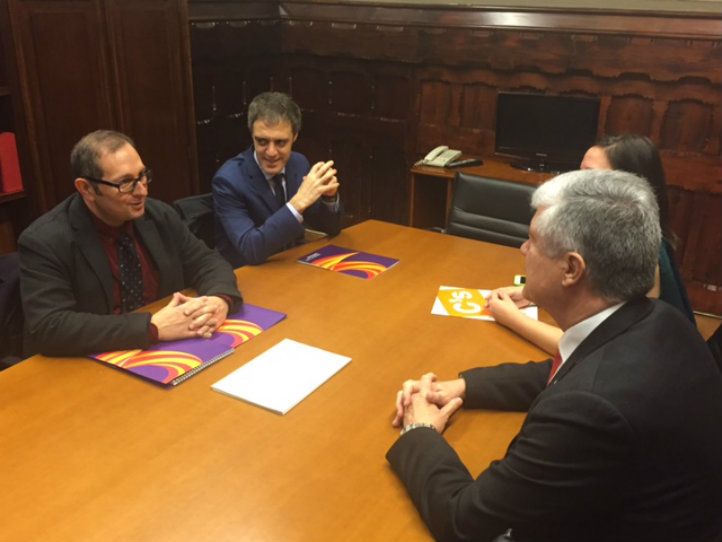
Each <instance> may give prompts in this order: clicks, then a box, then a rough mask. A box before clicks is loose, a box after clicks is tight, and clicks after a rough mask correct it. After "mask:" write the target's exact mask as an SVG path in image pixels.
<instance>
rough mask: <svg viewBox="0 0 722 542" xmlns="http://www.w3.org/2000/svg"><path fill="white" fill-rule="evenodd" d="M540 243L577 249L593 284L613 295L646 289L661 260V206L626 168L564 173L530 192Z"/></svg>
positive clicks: (552, 249) (557, 249)
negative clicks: (535, 210)
mask: <svg viewBox="0 0 722 542" xmlns="http://www.w3.org/2000/svg"><path fill="white" fill-rule="evenodd" d="M531 203H532V207H533V208H534V209H537V210H539V211H543V212H541V213H540V214H538V215H537V219H536V229H537V234H538V236H539V239H540V249H541V250H542V251H543V252H544V254H546V255H547V256H548V257H550V258H555V257H558V256H561V255H562V254H564V253H565V252H578V253H579V254H580V255H581V256H582V257H583V258H584V261H585V263H586V272H587V276H588V277H589V283H590V285H591V287H592V289H593V290H594V291H595V292H597V293H598V294H600V295H601V296H602V297H604V298H605V299H607V300H609V301H616V302H620V301H626V300H629V299H632V298H634V297H639V296H642V295H645V294H646V293H647V292H648V291H649V290H650V289H651V288H652V286H653V285H654V273H655V269H656V267H657V263H658V261H659V245H660V242H661V229H660V226H659V208H658V206H657V200H656V198H655V195H654V191H653V190H652V188H651V186H650V185H649V183H648V182H647V181H646V180H644V179H642V178H640V177H638V176H636V175H634V174H632V173H627V172H626V171H610V170H592V169H590V170H585V171H571V172H569V173H564V174H562V175H559V176H558V177H555V178H553V179H551V180H550V181H547V182H546V183H544V184H543V185H541V186H540V187H539V188H538V189H537V190H536V191H535V192H534V195H533V196H532V201H531Z"/></svg>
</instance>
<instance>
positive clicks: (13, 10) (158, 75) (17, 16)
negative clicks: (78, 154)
mask: <svg viewBox="0 0 722 542" xmlns="http://www.w3.org/2000/svg"><path fill="white" fill-rule="evenodd" d="M186 8H187V5H186V3H185V1H184V0H63V1H54V0H0V9H1V10H3V11H6V12H7V18H8V22H7V25H4V26H3V29H5V28H7V30H6V32H7V34H6V35H3V36H2V39H3V42H4V44H5V45H6V46H7V47H8V48H9V50H10V54H11V56H12V59H13V61H14V62H13V64H14V66H13V68H14V69H13V71H14V72H16V73H14V79H15V80H16V86H17V88H18V96H17V98H18V99H17V100H15V101H14V107H16V108H18V110H19V111H21V112H22V117H23V120H24V122H23V125H24V126H23V130H22V132H23V133H22V134H21V136H20V137H19V140H18V146H19V150H20V153H21V158H22V159H23V176H24V181H25V186H26V190H27V192H28V194H29V196H30V201H31V203H32V215H33V218H34V217H36V216H37V215H39V214H40V213H43V212H45V211H47V210H49V209H50V208H51V207H53V206H54V205H55V204H57V203H58V202H60V201H61V200H62V199H63V198H65V197H66V196H67V195H69V194H70V193H72V192H73V191H74V188H73V184H72V181H73V179H72V178H71V175H70V167H69V156H70V150H71V149H72V146H73V145H74V144H75V143H76V142H77V141H78V140H79V139H80V137H82V136H83V135H85V134H86V133H88V132H90V131H93V130H96V129H99V128H111V129H117V130H120V131H123V132H125V133H127V134H129V135H131V136H132V137H133V138H134V139H135V142H136V144H137V145H138V148H139V150H140V153H141V155H142V156H143V157H144V159H145V160H146V161H147V162H148V166H149V167H152V168H153V170H154V172H155V174H156V178H157V179H162V180H163V182H158V183H156V184H154V185H153V194H154V196H156V197H159V198H161V199H164V200H166V201H172V200H174V199H176V198H179V197H183V196H187V195H190V194H192V193H195V192H196V191H197V189H198V186H197V164H196V151H195V134H194V129H193V128H194V120H195V118H194V114H193V110H192V109H193V108H192V85H191V77H190V66H189V63H190V54H189V45H188V43H189V39H188V32H189V29H188V16H187V11H186Z"/></svg>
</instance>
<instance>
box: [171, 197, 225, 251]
mask: <svg viewBox="0 0 722 542" xmlns="http://www.w3.org/2000/svg"><path fill="white" fill-rule="evenodd" d="M173 207H175V210H176V211H178V214H179V215H180V217H181V219H182V220H183V222H184V223H185V224H186V226H188V229H189V230H191V231H192V232H193V234H194V235H195V236H196V237H198V239H200V240H201V241H203V242H204V243H205V244H206V245H208V247H209V248H214V247H215V244H216V241H215V224H214V221H215V218H214V214H213V195H212V194H211V193H208V194H200V195H198V196H188V197H187V198H181V199H179V200H176V201H174V202H173Z"/></svg>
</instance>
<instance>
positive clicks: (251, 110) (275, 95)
mask: <svg viewBox="0 0 722 542" xmlns="http://www.w3.org/2000/svg"><path fill="white" fill-rule="evenodd" d="M257 120H264V121H266V122H268V123H269V124H278V123H279V122H283V121H286V122H288V123H290V124H291V130H292V131H293V133H294V134H297V133H298V132H300V131H301V108H299V107H298V104H296V102H294V101H293V99H292V98H291V97H290V96H289V95H288V94H284V93H283V92H263V93H261V94H259V95H258V96H256V97H255V98H253V101H251V103H250V105H249V106H248V129H249V130H250V131H251V132H253V123H255V122H256V121H257Z"/></svg>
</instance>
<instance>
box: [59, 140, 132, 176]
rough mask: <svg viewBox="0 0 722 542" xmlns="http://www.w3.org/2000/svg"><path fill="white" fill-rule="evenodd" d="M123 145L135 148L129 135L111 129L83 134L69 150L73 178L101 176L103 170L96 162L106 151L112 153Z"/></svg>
mask: <svg viewBox="0 0 722 542" xmlns="http://www.w3.org/2000/svg"><path fill="white" fill-rule="evenodd" d="M125 145H130V146H131V147H133V148H134V149H135V143H133V140H132V139H131V138H130V137H128V136H127V135H125V134H121V133H120V132H115V131H113V130H96V131H95V132H90V133H89V134H88V135H86V136H83V138H82V139H81V140H80V141H78V142H77V143H76V144H75V146H74V147H73V150H72V151H71V152H70V171H71V173H72V174H73V178H78V177H94V178H96V179H100V178H102V177H103V174H104V173H105V172H104V171H103V168H101V167H100V164H99V163H98V162H99V161H100V157H101V156H103V154H105V153H106V152H110V153H113V152H115V151H117V150H118V149H120V148H121V147H124V146H125Z"/></svg>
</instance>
